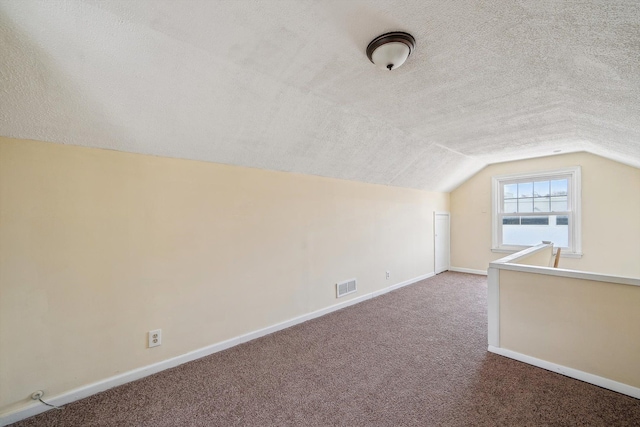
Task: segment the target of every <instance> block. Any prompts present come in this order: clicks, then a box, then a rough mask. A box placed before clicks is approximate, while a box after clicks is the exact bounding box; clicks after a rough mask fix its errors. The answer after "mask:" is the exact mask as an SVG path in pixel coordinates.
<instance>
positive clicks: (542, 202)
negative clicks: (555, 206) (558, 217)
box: [533, 197, 550, 212]
mask: <svg viewBox="0 0 640 427" xmlns="http://www.w3.org/2000/svg"><path fill="white" fill-rule="evenodd" d="M533 211H534V212H550V209H549V198H548V197H536V198H535V199H533Z"/></svg>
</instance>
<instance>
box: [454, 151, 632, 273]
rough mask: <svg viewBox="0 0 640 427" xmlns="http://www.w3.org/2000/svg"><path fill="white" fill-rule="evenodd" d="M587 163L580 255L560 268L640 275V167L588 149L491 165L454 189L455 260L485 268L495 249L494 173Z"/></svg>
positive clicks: (562, 262)
mask: <svg viewBox="0 0 640 427" xmlns="http://www.w3.org/2000/svg"><path fill="white" fill-rule="evenodd" d="M566 166H581V167H582V252H583V253H584V255H583V257H582V258H581V259H571V258H561V259H560V265H559V267H561V268H568V269H575V270H584V271H591V272H597V273H606V274H613V275H618V276H631V277H640V262H638V260H640V220H639V219H638V218H640V169H637V168H634V167H631V166H626V165H623V164H621V163H617V162H614V161H611V160H607V159H604V158H602V157H598V156H595V155H591V154H588V153H574V154H566V155H559V156H552V157H544V158H538V159H530V160H522V161H517V162H508V163H500V164H495V165H491V166H488V167H487V168H485V169H483V170H481V171H480V172H478V173H477V174H476V175H475V176H474V177H473V178H471V179H470V180H468V181H467V182H465V183H464V184H462V185H461V186H460V187H458V188H457V189H455V190H454V191H453V192H452V193H451V265H452V266H454V267H459V268H469V269H476V270H486V269H487V268H488V266H489V262H491V261H494V260H496V259H499V258H502V257H503V256H504V255H505V254H501V253H493V252H491V177H492V176H494V175H502V174H510V173H518V172H523V173H524V172H534V171H541V170H548V169H557V168H561V167H566Z"/></svg>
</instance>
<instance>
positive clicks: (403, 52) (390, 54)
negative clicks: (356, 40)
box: [367, 31, 416, 71]
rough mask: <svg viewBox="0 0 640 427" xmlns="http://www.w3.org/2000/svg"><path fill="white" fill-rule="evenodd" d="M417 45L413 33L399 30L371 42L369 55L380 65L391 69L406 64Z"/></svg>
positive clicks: (370, 58) (368, 48) (372, 60)
mask: <svg viewBox="0 0 640 427" xmlns="http://www.w3.org/2000/svg"><path fill="white" fill-rule="evenodd" d="M415 46H416V41H415V39H414V38H413V36H411V34H408V33H403V32H399V31H396V32H392V33H386V34H383V35H381V36H378V37H376V38H375V39H374V40H373V41H372V42H371V43H369V46H367V56H368V57H369V60H371V62H373V63H374V64H376V65H377V66H378V67H380V68H384V69H386V70H389V71H391V70H395V69H396V68H398V67H399V66H401V65H402V64H404V62H405V61H406V60H407V58H408V57H409V55H411V52H412V51H413V49H414V48H415Z"/></svg>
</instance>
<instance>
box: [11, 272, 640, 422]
mask: <svg viewBox="0 0 640 427" xmlns="http://www.w3.org/2000/svg"><path fill="white" fill-rule="evenodd" d="M486 295H487V280H486V277H482V276H474V275H469V274H462V273H452V272H446V273H443V274H440V275H438V276H435V277H432V278H429V279H426V280H423V281H421V282H419V283H416V284H414V285H411V286H407V287H404V288H402V289H399V290H397V291H394V292H390V293H388V294H385V295H383V296H380V297H378V298H374V299H372V300H369V301H366V302H363V303H360V304H357V305H355V306H352V307H349V308H345V309H343V310H340V311H337V312H334V313H331V314H328V315H326V316H323V317H321V318H318V319H314V320H311V321H308V322H306V323H303V324H301V325H297V326H294V327H292V328H289V329H286V330H283V331H280V332H277V333H274V334H271V335H268V336H265V337H263V338H260V339H257V340H254V341H251V342H248V343H246V344H242V345H239V346H236V347H234V348H231V349H229V350H226V351H222V352H219V353H216V354H213V355H211V356H208V357H205V358H202V359H199V360H197V361H194V362H191V363H187V364H184V365H181V366H178V367H176V368H173V369H170V370H167V371H163V372H161V373H158V374H156V375H153V376H150V377H147V378H144V379H141V380H138V381H135V382H132V383H129V384H126V385H123V386H120V387H117V388H114V389H111V390H108V391H106V392H103V393H100V394H97V395H94V396H91V397H88V398H86V399H83V400H80V401H77V402H74V403H71V404H69V405H67V406H66V407H65V409H64V410H60V411H57V410H51V411H48V412H46V413H44V414H41V415H38V416H35V417H32V418H30V419H27V420H23V421H21V422H18V423H16V424H14V425H13V426H14V427H27V426H154V427H161V426H640V400H637V399H634V398H632V397H628V396H625V395H622V394H618V393H615V392H612V391H609V390H605V389H602V388H599V387H596V386H593V385H590V384H587V383H584V382H581V381H577V380H574V379H571V378H568V377H564V376H562V375H559V374H555V373H552V372H549V371H546V370H543V369H540V368H536V367H533V366H529V365H526V364H524V363H521V362H517V361H514V360H511V359H508V358H505V357H502V356H498V355H495V354H491V353H488V352H487V316H486Z"/></svg>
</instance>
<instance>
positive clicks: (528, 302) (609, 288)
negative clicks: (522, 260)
mask: <svg viewBox="0 0 640 427" xmlns="http://www.w3.org/2000/svg"><path fill="white" fill-rule="evenodd" d="M638 307H640V286H632V285H621V284H614V283H605V282H596V281H592V280H582V279H575V278H567V277H559V276H549V275H541V274H533V273H524V272H518V271H508V270H500V347H502V348H504V349H508V350H512V351H515V352H518V353H521V354H525V355H527V356H533V357H536V358H538V359H542V360H546V361H548V362H552V363H556V364H558V365H562V366H566V367H569V368H573V369H578V370H580V371H583V372H587V373H590V374H594V375H598V376H600V377H604V378H608V379H612V380H614V381H618V382H621V383H623V384H628V385H631V386H633V387H640V363H638V357H639V355H640V310H638Z"/></svg>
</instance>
